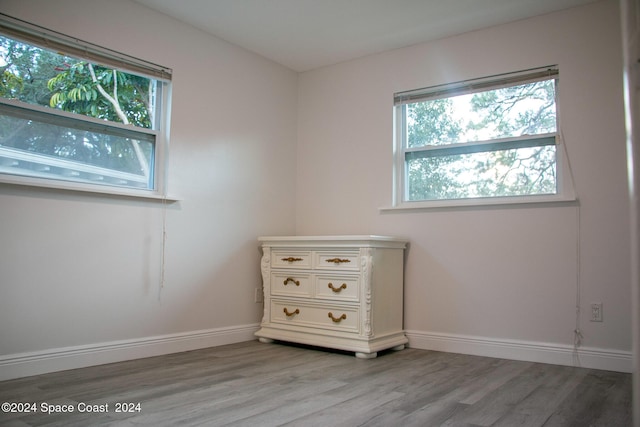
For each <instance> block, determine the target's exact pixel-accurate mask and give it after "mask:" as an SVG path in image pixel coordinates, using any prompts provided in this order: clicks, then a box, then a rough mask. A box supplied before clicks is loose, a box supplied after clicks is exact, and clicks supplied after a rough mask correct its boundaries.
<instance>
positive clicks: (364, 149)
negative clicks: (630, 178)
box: [296, 0, 631, 370]
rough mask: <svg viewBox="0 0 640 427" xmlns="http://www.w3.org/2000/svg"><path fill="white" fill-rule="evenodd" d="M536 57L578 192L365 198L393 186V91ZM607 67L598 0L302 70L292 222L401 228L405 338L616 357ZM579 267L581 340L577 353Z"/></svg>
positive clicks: (614, 100) (619, 122) (621, 277)
mask: <svg viewBox="0 0 640 427" xmlns="http://www.w3.org/2000/svg"><path fill="white" fill-rule="evenodd" d="M549 64H558V65H559V69H560V88H559V96H560V101H559V102H560V104H559V108H560V114H561V122H562V132H563V134H564V138H565V141H566V146H567V150H568V154H569V158H570V161H571V165H572V167H573V174H574V176H575V183H576V190H577V192H578V197H579V208H578V207H576V206H553V207H549V206H540V207H527V208H500V207H497V208H478V209H450V210H440V211H430V212H398V213H380V212H379V210H378V208H380V207H386V206H390V204H391V197H392V137H393V134H392V103H393V94H394V92H397V91H404V90H410V89H416V88H421V87H426V86H431V85H437V84H442V83H448V82H455V81H460V80H465V79H471V78H476V77H483V76H489V75H494V74H499V73H505V72H510V71H518V70H523V69H527V68H533V67H540V66H545V65H549ZM621 76H622V58H621V45H620V25H619V12H618V5H617V2H615V1H613V0H610V1H602V2H597V3H594V4H591V5H588V6H585V7H580V8H576V9H571V10H567V11H563V12H560V13H554V14H550V15H545V16H541V17H537V18H534V19H528V20H523V21H518V22H515V23H511V24H508V25H502V26H498V27H493V28H489V29H486V30H482V31H475V32H472V33H468V34H463V35H460V36H456V37H450V38H446V39H442V40H438V41H435V42H432V43H426V44H421V45H417V46H413V47H408V48H404V49H399V50H394V51H389V52H386V53H382V54H378V55H373V56H368V57H364V58H361V59H358V60H354V61H350V62H345V63H342V64H338V65H335V66H331V67H326V68H322V69H318V70H314V71H310V72H306V73H303V74H301V76H300V83H299V111H298V117H299V119H298V120H299V121H298V123H299V124H298V182H297V198H296V204H297V215H296V218H297V227H296V231H297V233H298V234H339V233H348V234H357V233H361V234H392V235H399V236H403V237H407V238H408V239H409V240H410V242H411V243H410V249H409V250H408V256H407V263H406V276H405V328H406V329H407V330H408V331H409V334H410V340H411V345H413V346H417V347H422V348H434V349H440V350H448V351H463V352H472V353H473V352H475V353H478V354H488V355H495V356H505V357H514V358H524V359H534V360H540V361H552V362H554V363H555V362H558V363H567V364H573V363H580V364H582V365H589V364H591V365H592V366H600V367H605V368H612V369H622V370H628V369H630V366H631V365H630V349H631V341H630V302H629V298H630V291H629V283H630V278H629V275H630V265H629V244H630V242H629V214H628V211H629V202H628V195H627V184H626V160H625V133H624V112H623V96H622V78H621ZM578 209H579V215H578ZM578 217H579V218H580V223H579V224H578V223H577V222H578ZM578 229H579V231H578ZM578 240H579V242H578ZM578 244H579V251H578V249H577V247H578ZM578 253H579V262H578V261H577V259H578ZM578 271H579V274H578ZM578 279H580V289H581V298H580V308H581V315H580V327H581V329H582V333H583V335H584V340H583V343H582V345H583V351H582V352H581V353H578V354H579V356H580V357H581V360H579V361H578V362H576V361H575V360H574V359H573V356H574V354H572V346H573V339H574V334H573V331H574V329H575V327H576V315H575V306H576V294H577V292H576V290H577V282H578ZM591 302H602V303H603V305H604V310H603V311H604V322H603V323H592V322H589V314H590V313H589V306H590V303H591ZM556 356H557V357H556ZM593 358H595V359H598V358H600V362H603V364H600V365H599V363H600V362H598V361H593V360H591V359H593Z"/></svg>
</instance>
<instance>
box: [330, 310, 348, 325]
mask: <svg viewBox="0 0 640 427" xmlns="http://www.w3.org/2000/svg"><path fill="white" fill-rule="evenodd" d="M329 317H330V318H331V320H333V321H334V322H336V323H340V322H341V321H343V320H346V318H347V315H346V314H344V313H343V314H342V316H340V317H333V313H332V312H329Z"/></svg>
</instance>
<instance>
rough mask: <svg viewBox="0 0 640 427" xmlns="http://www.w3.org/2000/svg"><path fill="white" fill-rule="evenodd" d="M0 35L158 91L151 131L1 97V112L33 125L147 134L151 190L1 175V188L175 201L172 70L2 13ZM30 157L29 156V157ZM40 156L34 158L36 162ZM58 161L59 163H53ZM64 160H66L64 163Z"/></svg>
mask: <svg viewBox="0 0 640 427" xmlns="http://www.w3.org/2000/svg"><path fill="white" fill-rule="evenodd" d="M0 34H1V35H3V36H6V37H9V38H12V39H14V40H19V41H21V42H24V43H28V44H31V45H33V46H37V47H41V48H44V49H49V50H57V51H59V52H62V54H64V55H68V56H73V57H76V58H79V59H81V60H86V61H88V62H91V63H93V64H99V65H104V66H107V67H110V68H115V69H117V70H119V71H123V72H126V73H129V74H135V75H139V76H142V77H145V78H149V79H151V80H154V81H155V82H156V85H157V89H156V94H155V98H156V107H157V106H159V107H160V108H159V111H155V112H154V113H155V118H154V119H152V120H153V121H154V127H153V129H147V128H142V127H138V126H131V125H124V124H122V123H118V122H110V121H106V120H102V119H98V118H94V117H89V116H84V115H81V114H75V113H71V112H67V111H63V110H59V109H55V108H49V107H45V106H40V105H35V104H30V103H26V102H23V101H19V100H16V99H7V98H0V111H2V110H7V109H12V110H21V114H25V115H27V116H29V115H32V117H33V118H34V120H35V121H38V122H41V123H42V122H43V121H41V120H37V118H38V117H46V119H45V120H46V121H51V120H54V121H56V120H59V121H62V122H65V123H73V126H74V127H75V128H77V129H82V130H90V131H96V130H97V131H98V132H100V129H107V130H108V131H107V132H105V133H111V134H119V135H122V136H124V137H135V135H143V137H144V138H149V137H152V138H153V139H154V142H153V152H152V162H151V163H152V164H151V165H150V166H152V168H150V171H149V174H150V175H151V177H152V178H150V183H151V185H150V187H149V188H133V187H127V186H118V185H105V184H92V183H89V182H85V181H74V180H67V179H64V178H63V177H60V178H56V177H44V176H35V174H34V176H30V175H21V174H10V173H7V172H4V171H0V184H13V185H26V186H31V187H41V188H50V189H58V190H71V191H80V192H89V193H97V194H104V195H114V196H124V197H135V198H145V199H161V200H177V199H175V198H173V197H169V196H168V195H167V165H168V161H167V158H168V145H169V123H170V116H171V104H170V103H171V73H172V71H171V69H169V68H167V67H163V66H160V65H157V64H153V63H151V62H147V61H144V60H141V59H138V58H134V57H132V56H129V55H126V54H121V53H119V52H115V51H112V50H110V49H106V48H102V47H100V46H97V45H94V44H91V43H88V42H84V41H82V40H79V39H76V38H73V37H70V36H67V35H64V34H61V33H57V32H54V31H51V30H48V29H46V28H43V27H39V26H36V25H33V24H30V23H28V22H26V21H22V20H19V19H16V18H13V17H11V16H8V15H5V14H2V13H0ZM26 156H29V154H26ZM36 156H37V154H34V159H35V158H36ZM53 161H55V160H53ZM63 162H64V160H63Z"/></svg>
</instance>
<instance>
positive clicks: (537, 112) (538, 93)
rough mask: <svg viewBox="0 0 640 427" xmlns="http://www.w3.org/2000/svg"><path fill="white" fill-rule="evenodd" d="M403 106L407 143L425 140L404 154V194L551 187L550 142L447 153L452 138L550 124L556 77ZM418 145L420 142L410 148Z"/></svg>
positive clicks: (490, 193) (538, 130) (509, 192)
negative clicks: (529, 145)
mask: <svg viewBox="0 0 640 427" xmlns="http://www.w3.org/2000/svg"><path fill="white" fill-rule="evenodd" d="M404 108H406V110H405V111H406V120H407V127H406V146H407V148H409V149H411V148H420V147H424V150H423V151H422V153H423V155H417V156H409V157H408V158H407V161H406V178H407V189H408V194H407V198H408V200H411V201H416V200H443V199H461V198H473V197H500V196H518V195H536V194H554V193H555V192H556V151H555V145H547V146H541V147H524V148H509V146H508V145H505V147H504V149H496V148H495V147H494V148H491V149H490V150H487V151H481V152H475V153H471V154H468V153H462V154H458V153H454V152H453V151H450V150H448V147H447V146H451V145H453V144H464V143H473V142H478V141H492V140H498V141H499V140H500V139H503V138H513V137H522V136H526V135H542V134H547V133H555V132H556V103H555V80H544V81H539V82H534V83H528V84H522V85H518V86H512V87H506V88H501V89H496V90H490V91H486V92H479V93H475V94H472V95H461V96H457V97H451V98H443V99H435V100H428V101H424V102H418V103H413V104H408V105H407V106H405V107H404ZM413 151H418V153H420V150H413Z"/></svg>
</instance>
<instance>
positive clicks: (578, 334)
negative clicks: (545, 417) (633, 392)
mask: <svg viewBox="0 0 640 427" xmlns="http://www.w3.org/2000/svg"><path fill="white" fill-rule="evenodd" d="M559 138H560V144H559V145H560V146H561V147H562V154H563V155H564V157H565V158H566V159H567V169H568V171H569V179H570V180H571V185H572V186H573V191H574V193H575V197H576V200H578V203H577V204H576V261H575V262H576V305H575V310H576V323H575V329H574V330H573V362H574V364H575V365H576V366H579V365H580V358H579V354H578V348H580V346H581V345H582V339H583V338H584V337H583V335H582V330H581V329H580V308H581V307H580V306H581V300H582V290H581V284H582V274H581V272H582V262H581V258H582V256H581V251H580V241H581V238H580V229H581V218H580V201H579V200H580V199H579V198H578V188H577V186H576V180H575V177H574V175H573V168H572V167H571V159H570V158H569V153H568V152H567V146H566V144H565V142H564V134H563V133H562V130H561V131H560V132H559Z"/></svg>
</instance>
